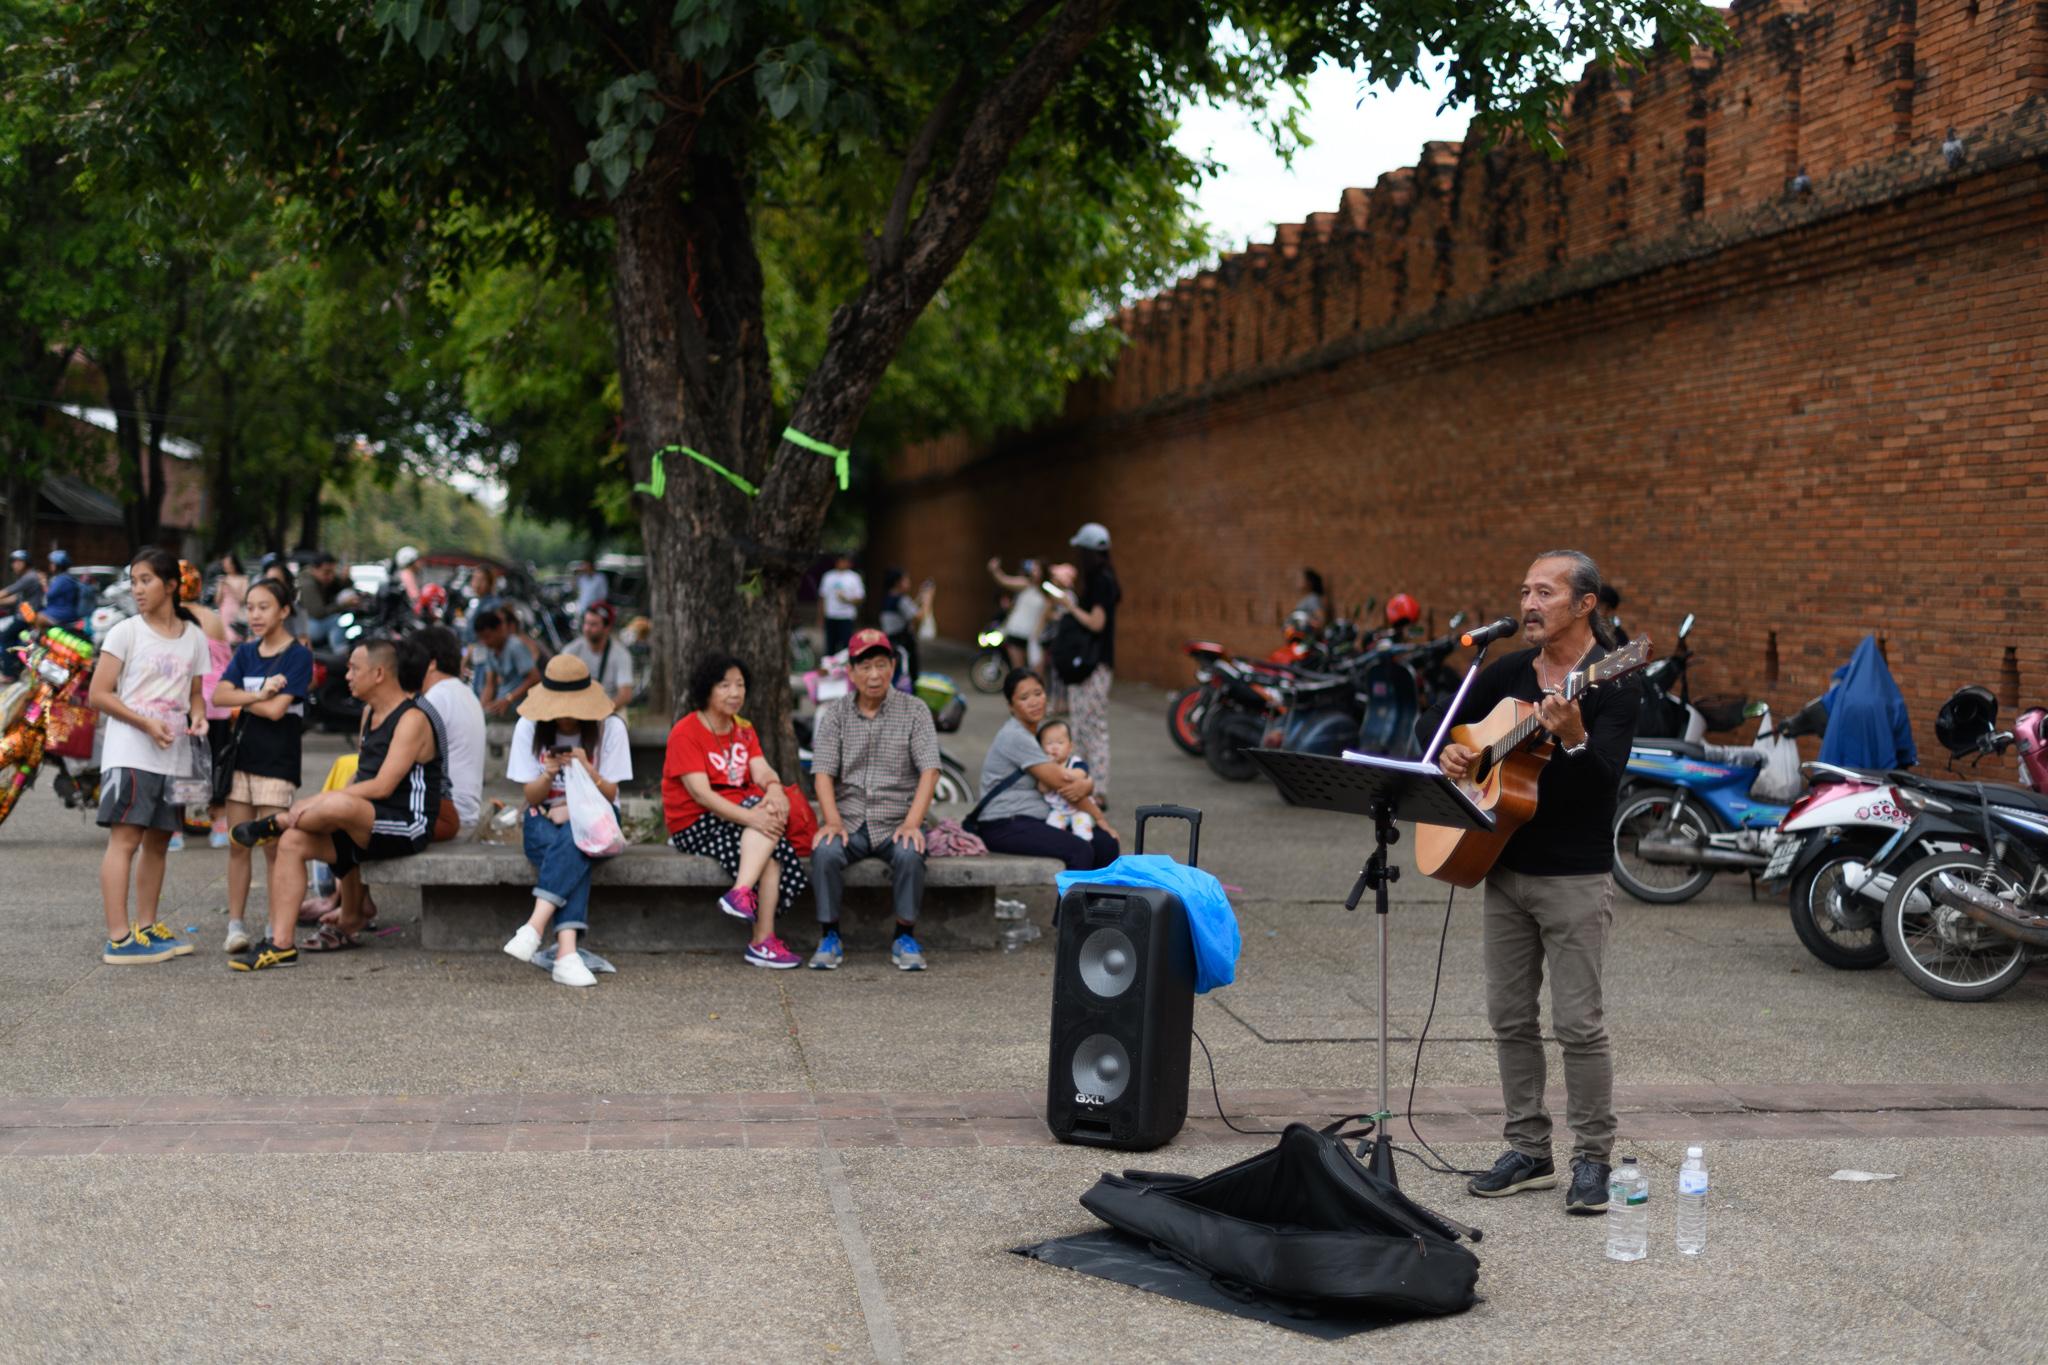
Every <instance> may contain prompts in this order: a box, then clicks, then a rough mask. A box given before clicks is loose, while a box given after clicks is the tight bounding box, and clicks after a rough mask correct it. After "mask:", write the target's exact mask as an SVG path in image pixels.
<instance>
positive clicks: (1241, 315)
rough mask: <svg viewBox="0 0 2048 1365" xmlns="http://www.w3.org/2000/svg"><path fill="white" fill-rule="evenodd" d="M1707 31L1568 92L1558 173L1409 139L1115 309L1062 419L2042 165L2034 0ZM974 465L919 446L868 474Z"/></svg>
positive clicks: (1515, 158)
mask: <svg viewBox="0 0 2048 1365" xmlns="http://www.w3.org/2000/svg"><path fill="white" fill-rule="evenodd" d="M1727 21H1728V27H1729V30H1730V33H1731V35H1732V38H1733V42H1732V45H1731V46H1730V47H1729V48H1728V49H1727V50H1726V51H1724V52H1721V53H1713V52H1708V51H1705V50H1689V51H1670V50H1667V51H1664V52H1661V53H1659V54H1657V55H1656V56H1655V57H1654V58H1653V60H1652V61H1651V62H1650V63H1649V64H1648V65H1647V67H1646V68H1645V69H1643V70H1641V71H1638V72H1635V73H1631V74H1628V75H1618V74H1616V73H1613V72H1608V71H1595V72H1592V73H1590V74H1588V75H1587V77H1586V78H1585V79H1583V80H1582V81H1581V82H1580V83H1579V84H1578V86H1577V87H1576V88H1575V89H1574V90H1573V91H1572V92H1571V95H1570V97H1569V99H1568V102H1567V112H1566V119H1565V123H1564V126H1563V128H1562V129H1561V138H1562V141H1563V143H1564V145H1565V149H1566V153H1567V154H1566V157H1565V159H1563V160H1562V161H1552V160H1550V159H1549V158H1547V157H1544V156H1543V155H1541V154H1539V153H1537V152H1535V151H1533V150H1531V149H1529V148H1527V147H1522V146H1506V145H1503V146H1497V147H1492V148H1488V147H1486V146H1484V145H1483V144H1482V143H1480V142H1477V141H1473V140H1467V141H1465V142H1463V143H1458V142H1430V143H1426V144H1424V147H1423V149H1422V154H1421V156H1420V158H1419V159H1418V162H1417V164H1416V165H1414V166H1408V167H1402V168H1400V169H1397V170H1392V171H1389V172H1387V173H1385V174H1383V175H1380V176H1379V177H1378V178H1377V180H1376V181H1375V182H1374V184H1373V186H1372V187H1371V188H1370V189H1366V188H1351V189H1346V190H1345V191H1343V193H1342V194H1341V195H1340V196H1339V198H1338V202H1337V205H1336V207H1335V208H1334V209H1333V210H1332V211H1330V212H1325V213H1316V214H1311V215H1310V216H1309V218H1308V220H1307V221H1306V222H1303V223H1287V224H1282V225H1281V226H1280V227H1279V228H1278V230H1277V231H1276V233H1275V235H1274V240H1273V241H1272V242H1270V243H1261V244H1257V245H1254V246H1252V247H1250V248H1249V249H1247V250H1246V251H1243V252H1234V253H1230V254H1227V255H1225V256H1224V257H1223V258H1222V259H1221V260H1220V261H1219V262H1218V263H1217V265H1216V266H1215V268H1214V269H1211V270H1207V271H1203V272H1202V273H1201V274H1199V275H1197V276H1194V277H1192V278H1190V279H1187V280H1183V281H1181V282H1180V283H1179V284H1177V285H1175V286H1174V287H1172V288H1171V289H1168V290H1166V291H1165V292H1163V293H1161V294H1159V295H1157V296H1156V297H1153V298H1150V299H1146V300H1144V301H1142V302H1140V303H1138V304H1136V305H1134V306H1132V307H1130V308H1127V309H1125V310H1123V311H1122V312H1121V313H1120V314H1119V315H1118V317H1117V319H1116V323H1115V325H1116V326H1117V327H1118V329H1119V330H1121V331H1122V332H1123V333H1124V334H1125V336H1126V337H1127V338H1128V340H1129V345H1128V347H1127V348H1126V349H1125V350H1124V352H1123V353H1122V355H1121V356H1120V357H1119V358H1118V361H1117V363H1116V365H1115V366H1114V368H1113V370H1112V372H1111V373H1110V374H1109V375H1108V376H1107V377H1106V378H1104V379H1102V380H1097V381H1087V382H1084V383H1081V384H1077V385H1075V386H1074V388H1073V389H1072V390H1071V391H1070V392H1069V394H1068V398H1067V404H1066V412H1065V414H1064V417H1063V420H1064V421H1065V422H1068V423H1079V422H1085V421H1089V420H1092V419H1101V418H1105V417H1111V418H1126V417H1132V416H1139V415H1143V414H1148V413H1154V412H1162V411H1167V410H1171V409H1173V408H1177V407H1180V406H1183V405H1185V404H1187V403H1190V402H1195V401H1200V400H1204V399H1210V398H1215V397H1219V396H1222V395H1224V394H1227V393H1230V392H1234V391H1237V390H1239V389H1242V388H1245V387H1248V386H1252V385H1256V384H1260V383H1265V382H1269V381H1271V380H1273V379H1275V378H1280V377H1284V376H1286V375H1288V374H1293V373H1301V372H1304V371H1306V370H1309V369H1313V368H1316V367H1319V366H1325V365H1329V364H1333V363H1336V362H1338V361H1340V360H1343V359H1346V358H1348V357H1351V356H1355V355H1359V354H1362V353H1365V352H1368V351H1372V350H1375V349H1378V348H1380V347H1382V346H1386V345H1391V344H1398V343H1399V342H1402V341H1405V340H1409V339H1412V338H1413V337H1415V336H1416V335H1418V334H1421V333H1425V332H1429V331H1433V330H1438V329H1441V328H1445V327H1450V326H1456V325H1459V324H1461V323H1465V322H1469V321H1473V320H1476V319H1478V318H1482V317H1487V316H1493V315H1496V314H1499V313H1502V312H1507V311H1510V310H1513V309H1517V308H1525V307H1529V306H1532V305H1534V304H1537V303H1542V302H1545V301H1548V300H1550V299H1555V298H1559V297H1562V296H1565V295H1569V294H1573V293H1578V292H1582V291H1585V290H1588V289H1593V288H1598V287H1601V286H1603V285H1607V284H1612V283H1615V282H1618V281H1621V280H1625V279H1630V278H1635V277H1639V276H1641V275H1644V274H1646V273H1648V272H1651V271H1654V270H1658V269H1661V268H1664V267H1667V266H1670V265H1673V264H1676V263H1678V262H1680V261H1685V260H1693V259H1698V258H1700V257H1702V256H1706V255H1711V254H1714V253H1716V252H1719V251H1722V250H1725V249H1727V248H1728V247H1730V246H1732V245H1735V244H1737V243H1740V242H1744V241H1749V240H1753V239H1756V238H1759V237H1764V236H1769V235H1771V234H1774V233H1778V232H1783V231H1787V230H1791V229H1796V228H1799V227H1802V226H1805V225H1807V224H1809V223H1813V222H1816V221H1820V220H1823V219H1826V218H1831V217H1835V216H1839V215H1842V214H1849V213H1855V212H1858V211H1862V210H1866V209H1869V208H1872V207H1875V206H1877V205H1880V204H1883V203H1886V202H1889V201H1892V200H1894V199H1897V198H1899V197H1901V196H1903V195H1907V194H1911V193H1915V192H1918V191H1921V190H1924V189H1926V188H1929V187H1930V186H1935V185H1939V184H1941V183H1943V182H1945V181H1955V180H1959V179H1962V178H1965V177H1968V176H1973V175H1977V174H1982V173H1983V172H1985V171H1986V170H1989V169H1995V168H1996V167H1998V166H2000V165H2010V164H2015V163H2017V162H2020V161H2024V160H2027V159H2030V158H2034V157H2039V156H2042V155H2043V154H2044V153H2048V4H2043V3H2040V2H2039V0H1809V2H1805V3H1802V0H1765V2H1764V3H1755V4H1745V5H1738V6H1736V7H1735V8H1734V9H1732V10H1731V11H1729V13H1728V16H1727ZM1951 139H1954V140H1955V141H1956V142H1959V143H1960V146H1961V159H1960V161H1959V162H1958V163H1957V164H1955V165H1951V164H1950V159H1949V157H1948V156H1947V155H1945V154H1944V143H1947V142H1950V140H1951ZM983 453H985V451H984V448H983V447H981V446H980V445H978V444H977V443H975V442H971V441H968V440H966V439H963V438H961V437H958V436H949V437H944V438H940V439H939V440H935V441H930V442H925V443H923V444H920V445H917V446H913V447H911V448H909V449H907V450H905V451H902V452H900V453H899V454H898V456H897V457H896V459H895V462H894V464H893V465H892V469H891V478H892V479H893V480H895V481H907V480H918V479H923V478H930V477H934V476H941V475H944V474H946V473H949V472H951V471H953V470H956V469H960V468H963V467H964V466H966V465H968V464H970V463H972V462H973V461H974V460H975V459H977V458H979V456H980V455H981V454H983Z"/></svg>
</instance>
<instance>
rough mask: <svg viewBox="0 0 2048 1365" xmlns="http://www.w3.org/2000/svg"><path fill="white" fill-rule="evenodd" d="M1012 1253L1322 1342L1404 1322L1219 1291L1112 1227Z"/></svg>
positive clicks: (1207, 1281) (1015, 1250)
mask: <svg viewBox="0 0 2048 1365" xmlns="http://www.w3.org/2000/svg"><path fill="white" fill-rule="evenodd" d="M1011 1250H1012V1254H1014V1255H1018V1256H1028V1257H1030V1258H1031V1259H1032V1260H1034V1261H1043V1262H1045V1263H1046V1264H1047V1265H1056V1266H1062V1267H1064V1268H1065V1269H1068V1270H1078V1271H1080V1272H1081V1273H1082V1274H1084V1275H1093V1276H1095V1277H1096V1278H1097V1279H1103V1280H1111V1281H1114V1282H1115V1283H1117V1284H1127V1285H1129V1286H1131V1287H1132V1288H1133V1289H1142V1290H1144V1291H1145V1292H1146V1293H1148V1294H1159V1295H1162V1296H1164V1297H1165V1298H1169V1299H1178V1300H1180V1301H1181V1302H1182V1303H1192V1304H1195V1305H1197V1306H1198V1307H1202V1308H1213V1309H1215V1310H1216V1311H1217V1312H1219V1313H1230V1314H1232V1315H1234V1316H1236V1317H1240V1318H1250V1319H1251V1320H1252V1321H1254V1322H1263V1323H1269V1324H1271V1325H1272V1326H1274V1327H1285V1328H1287V1329H1288V1330H1290V1331H1294V1332H1301V1333H1303V1334H1305V1335H1307V1336H1312V1337H1317V1338H1320V1339H1321V1340H1323V1341H1341V1340H1343V1339H1344V1338H1345V1337H1350V1336H1356V1335H1357V1334H1358V1333H1360V1332H1370V1331H1372V1330H1373V1329H1374V1328H1375V1327H1387V1326H1391V1325H1392V1324H1394V1323H1396V1322H1403V1321H1406V1319H1404V1318H1397V1317H1334V1316H1331V1315H1330V1314H1329V1313H1326V1312H1323V1311H1322V1310H1319V1309H1314V1308H1309V1307H1306V1306H1303V1305H1298V1304H1290V1303H1289V1302H1287V1301H1286V1300H1284V1299H1277V1298H1273V1297H1270V1296H1267V1295H1250V1294H1246V1295H1242V1296H1240V1295H1236V1294H1231V1293H1228V1292H1226V1291H1225V1290H1223V1289H1221V1288H1219V1287H1218V1286H1217V1285H1216V1283H1215V1282H1214V1281H1212V1280H1210V1279H1209V1278H1208V1277H1207V1276H1206V1275H1203V1274H1201V1273H1200V1272H1199V1271H1194V1270H1190V1269H1188V1268H1187V1267H1186V1266H1184V1265H1182V1264H1181V1263H1180V1262H1179V1261H1176V1260H1174V1259H1173V1258H1172V1257H1171V1256H1162V1255H1160V1254H1159V1253H1157V1252H1155V1251H1153V1250H1152V1249H1151V1248H1150V1247H1149V1246H1147V1245H1146V1244H1145V1243H1143V1242H1141V1241H1139V1240H1138V1239H1137V1238H1135V1237H1130V1236H1126V1235H1125V1234H1123V1233H1121V1232H1118V1231H1116V1230H1115V1229H1114V1228H1099V1229H1097V1230H1096V1231H1094V1232H1079V1233H1075V1234H1074V1235H1073V1236H1072V1237H1056V1238H1054V1239H1053V1240H1052V1241H1050V1242H1040V1243H1038V1244H1037V1245H1036V1246H1028V1247H1013V1248H1012V1249H1011Z"/></svg>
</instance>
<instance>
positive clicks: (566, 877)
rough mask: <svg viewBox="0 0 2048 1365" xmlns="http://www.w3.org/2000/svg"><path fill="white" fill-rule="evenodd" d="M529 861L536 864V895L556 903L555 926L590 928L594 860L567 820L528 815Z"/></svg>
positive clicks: (527, 858)
mask: <svg viewBox="0 0 2048 1365" xmlns="http://www.w3.org/2000/svg"><path fill="white" fill-rule="evenodd" d="M525 833H526V861H528V862H530V863H532V864H533V866H534V872H535V876H534V879H533V898H534V899H535V900H542V901H546V902H547V903H548V904H549V905H552V906H554V907H555V922H554V925H553V930H554V932H556V933H560V932H561V931H562V930H564V929H574V930H577V931H578V932H580V933H588V932H589V931H590V862H591V860H590V859H589V858H588V857H587V856H585V854H584V852H583V850H582V849H580V848H578V847H576V836H575V835H574V834H572V833H571V832H570V829H569V826H568V825H566V824H560V825H558V824H556V823H555V822H554V821H552V820H550V819H548V818H547V816H545V815H528V816H527V817H526V830H525Z"/></svg>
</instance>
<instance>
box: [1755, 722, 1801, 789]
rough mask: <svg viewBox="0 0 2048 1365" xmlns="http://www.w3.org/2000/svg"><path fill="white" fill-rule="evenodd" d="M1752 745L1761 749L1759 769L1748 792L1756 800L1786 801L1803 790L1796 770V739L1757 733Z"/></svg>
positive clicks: (1797, 768) (1797, 750)
mask: <svg viewBox="0 0 2048 1365" xmlns="http://www.w3.org/2000/svg"><path fill="white" fill-rule="evenodd" d="M1756 747H1757V748H1758V749H1760V750H1762V751H1763V756H1764V767H1763V771H1762V772H1760V773H1758V774H1757V775H1756V781H1755V782H1753V783H1752V784H1750V788H1749V794H1750V795H1751V796H1753V797H1755V798H1756V799H1757V800H1759V801H1773V802H1778V803H1781V804H1784V805H1790V804H1791V803H1792V802H1793V801H1795V800H1797V799H1798V797H1799V794H1800V793H1801V792H1803V791H1805V790H1806V781H1805V779H1804V778H1803V777H1801V776H1800V774H1799V741H1798V740H1796V739H1787V738H1786V737H1784V736H1783V735H1777V734H1771V735H1759V736H1757V741H1756Z"/></svg>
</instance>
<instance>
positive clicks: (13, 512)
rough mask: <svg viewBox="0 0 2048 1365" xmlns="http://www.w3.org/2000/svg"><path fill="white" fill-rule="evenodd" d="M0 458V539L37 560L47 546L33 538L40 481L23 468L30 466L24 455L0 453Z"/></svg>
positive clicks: (11, 547)
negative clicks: (2, 470)
mask: <svg viewBox="0 0 2048 1365" xmlns="http://www.w3.org/2000/svg"><path fill="white" fill-rule="evenodd" d="M0 461H4V462H5V463H6V465H7V476H6V478H5V480H4V481H0V495H5V497H6V498H7V508H6V511H5V513H4V520H0V543H4V544H5V545H6V546H7V548H8V549H9V550H14V549H24V550H27V551H28V552H29V553H30V554H31V555H34V556H35V559H36V562H37V563H38V564H40V563H41V562H42V556H43V552H44V550H45V549H46V548H47V547H45V546H41V545H36V544H34V543H33V542H34V540H35V538H36V502H37V500H38V499H40V498H41V497H42V488H43V481H42V480H41V479H40V478H31V477H29V475H28V474H27V473H26V472H25V471H26V470H27V469H28V468H29V461H28V458H27V456H25V455H24V456H21V457H19V458H17V457H15V456H14V455H12V454H5V455H0ZM17 471H23V472H17Z"/></svg>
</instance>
